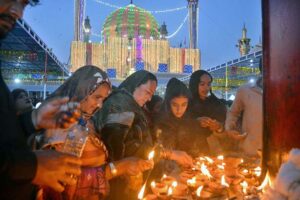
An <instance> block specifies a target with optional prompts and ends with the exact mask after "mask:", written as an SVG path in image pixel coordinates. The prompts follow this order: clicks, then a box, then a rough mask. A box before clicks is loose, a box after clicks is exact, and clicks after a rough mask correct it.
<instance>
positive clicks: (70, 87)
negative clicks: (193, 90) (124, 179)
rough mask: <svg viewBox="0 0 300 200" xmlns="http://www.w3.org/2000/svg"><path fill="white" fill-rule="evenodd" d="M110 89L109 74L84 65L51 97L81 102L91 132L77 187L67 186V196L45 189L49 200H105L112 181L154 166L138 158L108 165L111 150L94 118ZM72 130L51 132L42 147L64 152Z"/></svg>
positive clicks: (82, 123) (84, 152) (84, 124)
mask: <svg viewBox="0 0 300 200" xmlns="http://www.w3.org/2000/svg"><path fill="white" fill-rule="evenodd" d="M110 90H111V83H110V81H109V79H108V77H107V75H106V73H105V72H103V71H102V70H101V69H99V68H98V67H95V66H84V67H81V68H80V69H78V70H77V71H76V72H75V73H74V74H73V75H72V76H71V77H70V78H69V79H68V80H67V81H66V82H65V83H64V84H62V85H61V86H60V87H59V88H58V89H57V90H56V91H55V92H54V93H53V94H52V95H51V96H50V98H54V97H58V96H68V97H69V99H70V100H71V101H72V100H73V101H78V102H80V110H81V120H80V124H81V125H83V126H85V130H88V138H87V141H86V144H85V146H84V147H83V148H84V149H83V153H82V156H81V161H82V174H81V175H80V177H78V182H77V185H76V186H75V187H67V188H66V191H65V192H64V193H63V194H58V193H55V192H52V191H51V190H49V188H46V189H44V197H45V199H49V198H51V199H63V198H66V199H103V198H104V197H105V196H106V195H107V193H108V191H109V187H108V182H107V180H108V179H110V178H112V177H113V176H117V175H121V174H126V173H127V172H128V170H132V168H135V171H134V170H133V171H134V172H133V174H135V173H136V172H140V171H143V170H144V169H149V168H150V167H151V163H149V161H144V162H143V161H140V160H137V159H127V160H122V161H118V162H114V163H109V164H107V158H108V151H107V150H106V147H105V145H104V143H103V142H102V139H101V137H99V134H97V133H96V132H95V128H94V125H93V123H92V121H91V117H92V116H93V114H94V113H95V111H96V110H98V109H99V108H101V107H102V103H103V101H104V99H105V98H106V97H107V96H108V94H109V93H110ZM86 128H87V129H86ZM69 131H72V128H70V129H67V130H47V131H46V132H45V134H44V135H43V138H42V147H43V148H51V149H55V150H57V151H64V145H66V144H65V140H66V137H67V134H68V133H69ZM77 131H78V130H77ZM79 131H81V130H79ZM129 174H132V173H129Z"/></svg>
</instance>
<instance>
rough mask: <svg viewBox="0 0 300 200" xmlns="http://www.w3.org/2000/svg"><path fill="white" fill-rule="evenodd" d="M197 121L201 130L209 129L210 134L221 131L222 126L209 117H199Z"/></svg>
mask: <svg viewBox="0 0 300 200" xmlns="http://www.w3.org/2000/svg"><path fill="white" fill-rule="evenodd" d="M197 120H198V121H199V122H200V126H201V127H203V128H209V129H210V130H211V131H212V132H215V131H218V130H220V129H222V124H221V123H220V122H218V121H217V120H215V119H212V118H209V117H199V118H197Z"/></svg>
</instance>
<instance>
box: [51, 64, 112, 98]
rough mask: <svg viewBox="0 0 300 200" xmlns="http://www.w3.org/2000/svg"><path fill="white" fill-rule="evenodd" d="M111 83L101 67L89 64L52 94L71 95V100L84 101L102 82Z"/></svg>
mask: <svg viewBox="0 0 300 200" xmlns="http://www.w3.org/2000/svg"><path fill="white" fill-rule="evenodd" d="M103 83H107V84H108V85H109V87H111V83H110V81H109V79H108V76H107V74H106V73H105V72H104V71H103V70H101V69H100V68H98V67H96V66H92V65H87V66H83V67H81V68H79V69H78V70H76V71H75V72H74V74H72V76H71V77H70V78H69V79H68V80H66V82H64V83H63V84H62V85H61V86H60V87H59V88H58V89H56V90H55V91H54V92H53V93H52V94H51V96H50V98H52V97H66V96H67V97H69V98H70V101H78V102H80V101H82V100H83V99H84V98H86V97H87V96H89V95H90V94H92V93H93V92H94V91H95V90H96V89H97V88H98V87H99V86H100V85H101V84H103Z"/></svg>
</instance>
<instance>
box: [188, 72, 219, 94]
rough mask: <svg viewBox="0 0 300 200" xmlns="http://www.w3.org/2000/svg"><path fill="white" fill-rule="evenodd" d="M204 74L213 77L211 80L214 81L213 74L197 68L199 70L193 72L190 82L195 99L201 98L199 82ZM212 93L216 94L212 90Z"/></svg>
mask: <svg viewBox="0 0 300 200" xmlns="http://www.w3.org/2000/svg"><path fill="white" fill-rule="evenodd" d="M204 74H206V75H208V76H209V77H210V78H211V82H212V81H213V77H212V76H211V74H210V73H208V72H207V71H205V70H197V71H195V72H193V74H192V75H191V78H190V82H189V89H190V91H191V93H192V97H193V99H199V92H198V87H199V83H200V78H201V76H203V75H204ZM210 94H211V95H212V96H215V95H214V94H213V93H212V91H210Z"/></svg>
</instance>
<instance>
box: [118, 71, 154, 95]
mask: <svg viewBox="0 0 300 200" xmlns="http://www.w3.org/2000/svg"><path fill="white" fill-rule="evenodd" d="M149 80H153V81H155V82H157V78H156V77H155V75H154V74H152V73H151V72H148V71H146V70H140V71H137V72H134V73H133V74H131V75H130V76H129V77H127V78H126V79H125V80H124V81H123V82H122V83H121V84H120V85H119V87H118V88H119V89H125V90H126V91H127V92H129V93H130V94H133V92H134V90H135V89H136V88H137V87H139V86H140V85H142V84H145V83H147V81H149Z"/></svg>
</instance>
